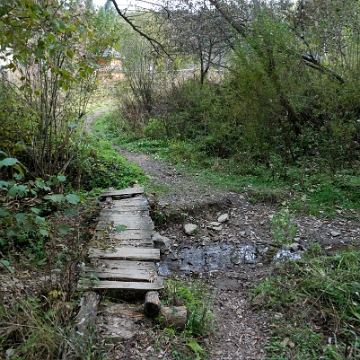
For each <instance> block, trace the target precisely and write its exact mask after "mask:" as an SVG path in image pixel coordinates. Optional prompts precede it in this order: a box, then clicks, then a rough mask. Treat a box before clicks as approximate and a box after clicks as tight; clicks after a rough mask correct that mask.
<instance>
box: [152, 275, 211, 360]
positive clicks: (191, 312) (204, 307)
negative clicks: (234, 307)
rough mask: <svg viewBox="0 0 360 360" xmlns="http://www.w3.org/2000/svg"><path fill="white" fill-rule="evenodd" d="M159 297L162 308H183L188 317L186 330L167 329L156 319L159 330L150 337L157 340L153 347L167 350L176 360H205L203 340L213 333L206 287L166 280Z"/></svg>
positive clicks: (196, 283) (193, 281)
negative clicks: (185, 309) (184, 307)
mask: <svg viewBox="0 0 360 360" xmlns="http://www.w3.org/2000/svg"><path fill="white" fill-rule="evenodd" d="M161 298H162V299H163V300H162V304H163V305H164V306H170V307H173V306H186V307H187V309H188V318H187V321H186V325H185V328H184V329H182V330H176V329H174V328H173V327H171V326H170V327H166V326H165V324H164V319H162V318H161V317H159V318H158V319H157V322H158V329H155V330H154V333H153V334H152V336H151V337H152V338H153V339H156V344H155V348H159V349H164V348H166V349H169V350H168V353H169V354H171V356H172V357H171V358H173V359H177V360H185V359H197V360H201V359H205V358H207V356H208V353H207V345H206V344H204V342H203V339H204V338H206V337H207V336H208V335H210V334H211V333H212V332H213V331H215V324H214V321H213V320H214V314H213V313H212V311H211V309H212V303H211V300H210V291H209V289H208V287H207V285H206V284H205V283H204V282H202V281H199V280H167V281H166V282H165V288H164V290H163V291H162V293H161Z"/></svg>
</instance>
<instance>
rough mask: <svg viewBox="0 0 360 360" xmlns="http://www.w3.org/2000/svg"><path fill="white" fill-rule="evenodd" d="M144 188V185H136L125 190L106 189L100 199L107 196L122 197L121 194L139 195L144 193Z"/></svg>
mask: <svg viewBox="0 0 360 360" xmlns="http://www.w3.org/2000/svg"><path fill="white" fill-rule="evenodd" d="M143 193H144V188H143V187H135V188H129V189H123V190H113V191H106V192H104V193H102V194H100V195H99V197H98V199H99V200H100V201H102V200H104V199H106V198H107V197H115V196H116V197H120V196H129V195H138V194H143Z"/></svg>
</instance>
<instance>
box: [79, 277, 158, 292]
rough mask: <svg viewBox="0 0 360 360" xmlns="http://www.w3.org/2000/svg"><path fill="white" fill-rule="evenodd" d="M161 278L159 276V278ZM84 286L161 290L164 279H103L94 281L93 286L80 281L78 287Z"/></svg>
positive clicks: (96, 288) (94, 288) (99, 288)
mask: <svg viewBox="0 0 360 360" xmlns="http://www.w3.org/2000/svg"><path fill="white" fill-rule="evenodd" d="M158 279H159V278H158ZM84 288H91V289H93V290H106V289H112V290H143V291H151V290H161V289H163V288H164V284H163V281H161V280H160V279H159V281H156V282H153V283H152V282H149V281H148V282H125V281H106V280H101V281H99V282H98V283H97V284H96V283H94V284H92V285H91V286H88V285H86V282H85V283H83V281H79V284H78V289H79V290H82V289H84Z"/></svg>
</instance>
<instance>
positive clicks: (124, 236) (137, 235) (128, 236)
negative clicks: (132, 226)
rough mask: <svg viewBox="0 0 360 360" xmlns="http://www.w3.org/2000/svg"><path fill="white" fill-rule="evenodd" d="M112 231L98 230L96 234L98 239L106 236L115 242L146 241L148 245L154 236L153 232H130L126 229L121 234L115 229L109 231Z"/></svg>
mask: <svg viewBox="0 0 360 360" xmlns="http://www.w3.org/2000/svg"><path fill="white" fill-rule="evenodd" d="M108 230H111V229H103V230H101V229H98V231H97V232H96V233H95V236H96V237H97V238H101V237H103V236H104V235H107V236H110V238H111V239H115V240H119V241H122V240H144V241H145V242H146V243H148V242H151V237H152V234H153V231H152V230H146V229H145V230H144V229H142V230H129V229H126V230H124V231H121V232H116V231H115V229H114V230H111V231H108Z"/></svg>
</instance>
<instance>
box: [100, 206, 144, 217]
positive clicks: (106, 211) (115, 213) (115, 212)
mask: <svg viewBox="0 0 360 360" xmlns="http://www.w3.org/2000/svg"><path fill="white" fill-rule="evenodd" d="M110 215H113V216H140V217H146V216H148V217H150V212H149V210H148V209H145V210H138V209H133V208H127V209H125V210H123V209H121V210H120V209H119V210H116V209H104V210H102V211H101V212H100V214H99V218H98V219H102V218H106V217H108V216H110Z"/></svg>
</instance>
